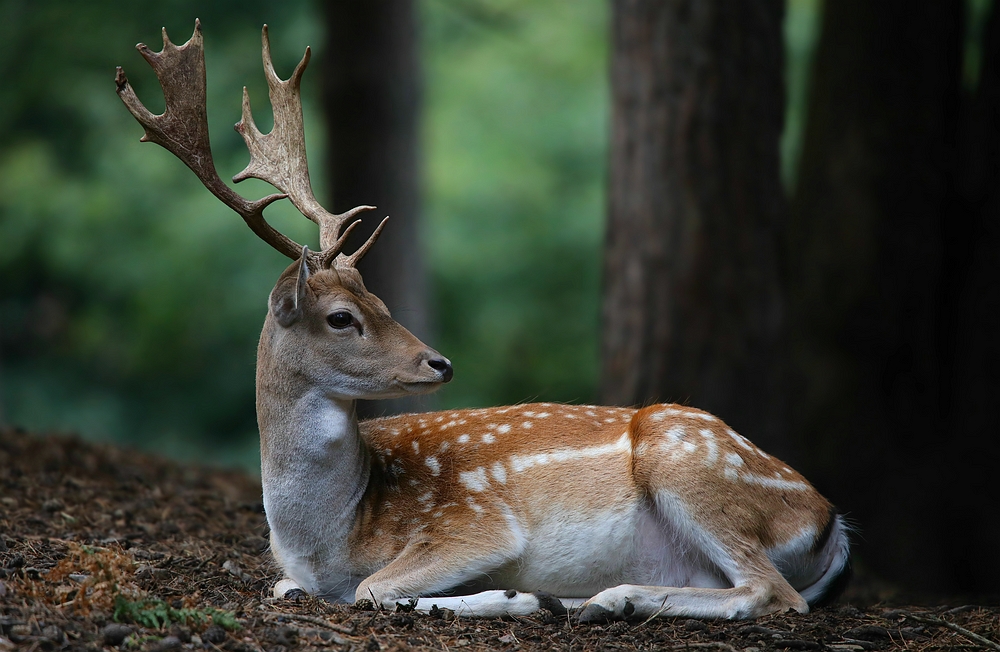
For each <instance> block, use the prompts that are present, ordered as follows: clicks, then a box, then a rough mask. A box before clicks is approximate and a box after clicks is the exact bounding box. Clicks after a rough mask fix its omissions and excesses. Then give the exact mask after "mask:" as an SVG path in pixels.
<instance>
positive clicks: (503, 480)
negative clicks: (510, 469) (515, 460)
mask: <svg viewBox="0 0 1000 652" xmlns="http://www.w3.org/2000/svg"><path fill="white" fill-rule="evenodd" d="M490 473H492V474H493V479H494V480H496V481H497V482H499V483H500V484H507V469H505V468H504V467H503V464H501V463H500V462H494V463H493V466H492V467H491V468H490Z"/></svg>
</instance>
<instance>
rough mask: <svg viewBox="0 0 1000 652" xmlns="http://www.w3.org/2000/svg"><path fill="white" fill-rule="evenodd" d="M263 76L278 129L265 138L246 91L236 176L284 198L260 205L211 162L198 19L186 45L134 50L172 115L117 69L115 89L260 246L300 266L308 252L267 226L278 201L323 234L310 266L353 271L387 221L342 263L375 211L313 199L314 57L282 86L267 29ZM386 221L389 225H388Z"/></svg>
mask: <svg viewBox="0 0 1000 652" xmlns="http://www.w3.org/2000/svg"><path fill="white" fill-rule="evenodd" d="M262 40H263V58H264V73H265V76H266V78H267V84H268V88H269V94H270V97H271V104H272V106H273V108H274V129H273V130H272V131H271V133H269V134H266V135H265V134H262V133H261V132H260V131H259V130H258V129H257V126H256V125H255V124H254V122H253V116H252V115H251V113H250V99H249V96H248V95H247V91H246V88H245V87H244V89H243V118H242V119H241V120H240V121H239V122H238V123H237V124H236V131H238V132H239V133H240V135H242V136H243V140H244V141H246V144H247V148H248V149H249V150H250V164H249V165H247V167H246V169H244V170H243V171H242V172H240V173H239V174H238V175H236V176H235V177H233V181H235V182H239V181H242V180H244V179H247V178H250V177H254V178H257V179H261V180H263V181H266V182H268V183H270V184H271V185H272V186H274V187H275V188H277V189H278V190H279V191H281V192H280V193H279V194H272V195H268V196H267V197H263V198H262V199H258V200H256V201H250V200H247V199H245V198H243V197H242V196H240V195H239V194H237V193H236V192H235V191H233V190H232V189H231V188H230V187H229V186H227V185H226V184H225V183H223V181H222V179H221V178H219V174H218V172H217V171H216V169H215V163H214V162H213V160H212V148H211V144H210V143H209V137H208V115H207V112H206V109H205V105H206V97H205V52H204V46H203V39H202V34H201V21H199V20H197V19H196V20H195V25H194V34H193V35H192V36H191V38H190V39H189V40H188V42H187V43H185V44H184V45H181V46H176V45H174V44H173V43H171V42H170V39H169V37H168V36H167V30H166V29H164V30H163V50H161V51H160V52H153V51H151V50H150V49H149V48H148V47H147V46H146V45H145V44H143V43H140V44H139V45H137V46H136V49H138V50H139V53H140V54H141V55H142V56H143V58H144V59H146V61H147V62H149V65H150V66H151V67H152V68H153V71H154V72H155V73H156V76H157V78H158V79H159V80H160V86H161V87H162V88H163V97H164V100H165V102H166V109H165V110H164V112H163V113H162V114H161V115H153V114H152V113H151V112H150V111H149V110H148V109H146V107H145V106H144V105H143V104H142V102H141V101H139V98H138V97H137V96H136V94H135V91H134V90H133V89H132V86H131V85H130V84H129V83H128V79H127V78H126V77H125V72H124V71H123V70H122V68H121V67H119V68H118V70H117V74H116V76H115V82H116V83H117V86H118V96H119V97H120V98H121V99H122V102H124V103H125V106H126V108H128V110H129V112H130V113H131V114H132V115H133V116H134V117H135V119H136V120H137V121H138V122H139V124H141V125H142V127H143V128H144V129H145V135H143V137H142V139H141V140H142V141H143V142H154V143H157V144H158V145H160V146H162V147H164V148H166V149H167V150H168V151H170V152H171V153H172V154H173V155H174V156H176V157H177V158H179V159H180V160H181V161H183V162H184V163H185V164H186V165H187V166H188V167H189V168H191V170H192V171H193V172H194V173H195V175H197V176H198V178H199V179H201V182H202V183H203V184H205V187H206V188H208V189H209V190H210V191H211V192H212V194H214V195H215V196H216V197H218V198H219V199H220V200H222V202H223V203H224V204H226V205H227V206H229V207H230V208H232V209H233V210H234V211H236V212H237V213H239V215H240V216H241V217H243V219H244V221H246V223H247V224H248V225H249V226H250V228H251V229H252V230H253V232H254V233H256V234H257V235H258V236H259V237H260V238H261V239H262V240H264V241H265V242H267V243H268V244H270V245H271V246H272V247H274V248H275V249H277V250H278V251H280V252H281V253H283V254H285V255H286V256H288V257H289V258H292V259H293V260H294V259H298V258H299V257H300V256H301V255H303V251H304V250H303V247H302V246H301V245H299V244H298V243H296V242H295V241H293V240H291V239H290V238H288V237H287V236H285V235H284V234H282V233H280V232H279V231H277V230H276V229H274V227H272V226H271V225H270V224H268V223H267V221H266V220H265V219H264V215H263V212H264V209H265V208H266V207H267V206H268V205H270V204H271V203H273V202H275V201H277V200H278V199H285V198H288V199H290V200H291V201H292V203H293V204H294V205H295V207H296V208H297V209H298V210H299V211H300V212H301V213H302V214H303V215H305V216H306V217H307V218H309V219H310V220H312V221H313V222H316V223H317V224H318V225H319V227H320V248H321V249H322V251H320V252H319V253H313V252H308V250H305V251H306V254H305V255H307V256H308V258H309V259H310V260H309V262H310V264H311V265H313V264H316V263H318V264H319V265H321V266H322V267H324V268H327V267H330V266H331V265H333V263H334V261H336V262H337V264H338V265H339V266H350V267H353V266H354V265H355V264H356V263H357V262H358V261H359V260H360V259H361V257H362V256H364V254H365V252H367V251H368V249H369V248H370V247H371V245H372V244H373V243H374V242H375V239H376V238H378V235H379V233H381V231H382V226H384V224H385V220H383V221H382V224H380V225H379V228H377V229H376V230H375V232H374V233H373V234H372V236H371V237H370V238H369V239H368V241H367V242H366V243H365V244H364V245H362V246H361V247H360V248H359V249H358V250H357V251H355V252H354V253H353V254H352V255H350V256H340V257H338V254H339V253H340V250H341V248H342V247H343V245H344V242H345V241H346V240H347V237H348V236H349V235H350V233H351V231H352V230H353V229H354V227H355V226H357V224H358V222H360V220H355V221H354V222H352V223H351V224H350V225H348V226H347V228H346V229H345V228H344V225H345V223H347V221H348V220H350V219H351V218H352V217H354V216H355V215H356V214H358V213H360V212H361V211H366V210H371V209H372V208H374V207H373V206H358V207H357V208H354V209H352V210H350V211H347V212H346V213H343V214H341V215H335V214H332V213H330V212H328V211H326V210H325V209H324V208H323V207H322V206H320V204H319V202H317V201H316V198H315V196H313V192H312V186H311V184H310V182H309V166H308V163H307V161H306V149H305V132H304V129H303V124H302V100H301V99H300V97H299V84H300V82H301V79H302V73H303V71H304V70H305V68H306V64H308V62H309V57H310V50H309V48H306V53H305V56H303V57H302V61H300V62H299V65H298V66H296V68H295V72H293V73H292V77H291V78H290V79H289V80H287V81H282V80H281V79H280V78H279V77H278V76H277V74H276V73H275V71H274V65H273V64H272V62H271V46H270V43H269V41H268V37H267V25H265V26H264V30H263V37H262ZM386 219H388V218H386Z"/></svg>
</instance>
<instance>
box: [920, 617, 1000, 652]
mask: <svg viewBox="0 0 1000 652" xmlns="http://www.w3.org/2000/svg"><path fill="white" fill-rule="evenodd" d="M904 613H905V615H906V617H907V618H912V619H913V620H915V621H917V622H918V623H927V624H928V625H940V626H942V627H947V628H948V629H950V630H951V631H953V632H956V633H958V634H961V635H962V636H964V637H965V638H967V639H969V640H972V641H975V642H976V643H979V644H980V645H985V646H986V647H989V648H993V649H994V650H998V651H1000V644H998V643H997V642H996V641H991V640H990V639H988V638H986V637H985V636H980V635H979V634H977V633H975V632H973V631H970V630H968V629H966V628H964V627H962V626H961V625H956V624H955V623H952V622H949V621H947V620H945V619H943V618H938V617H937V616H917V615H916V614H911V613H909V612H904Z"/></svg>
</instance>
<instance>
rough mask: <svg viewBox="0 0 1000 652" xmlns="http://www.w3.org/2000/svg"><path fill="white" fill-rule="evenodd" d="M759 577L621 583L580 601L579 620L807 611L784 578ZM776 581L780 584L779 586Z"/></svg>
mask: <svg viewBox="0 0 1000 652" xmlns="http://www.w3.org/2000/svg"><path fill="white" fill-rule="evenodd" d="M774 574H775V575H776V576H777V578H769V579H771V581H770V582H769V581H766V580H761V581H754V582H751V583H748V584H746V585H743V586H738V587H735V588H731V589H701V588H690V587H685V588H673V587H666V586H633V585H629V584H622V585H621V586H616V587H614V588H611V589H605V590H604V591H601V592H600V593H598V594H597V595H595V596H594V597H593V598H591V599H590V600H588V601H587V602H585V603H584V604H583V606H582V607H581V608H580V611H579V612H578V618H579V619H580V621H581V622H592V621H606V620H618V619H624V618H651V617H656V616H688V617H691V618H725V619H730V620H739V619H747V618H757V617H759V616H763V615H765V614H769V613H775V612H784V611H786V610H788V609H795V610H796V611H798V612H799V613H808V612H809V605H808V604H806V601H805V600H804V599H803V598H802V596H800V595H799V594H798V593H796V592H795V589H793V588H792V587H791V586H789V585H788V583H787V582H785V581H784V579H783V578H782V577H781V576H780V575H778V574H777V571H775V573H774ZM779 580H780V583H781V584H784V586H779V585H778V584H779Z"/></svg>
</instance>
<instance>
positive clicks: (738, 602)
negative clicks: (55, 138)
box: [116, 20, 850, 622]
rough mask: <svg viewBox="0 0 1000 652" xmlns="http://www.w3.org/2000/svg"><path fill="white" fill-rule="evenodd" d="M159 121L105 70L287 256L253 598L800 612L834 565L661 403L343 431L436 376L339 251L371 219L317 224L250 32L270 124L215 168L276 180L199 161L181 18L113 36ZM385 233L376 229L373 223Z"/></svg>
mask: <svg viewBox="0 0 1000 652" xmlns="http://www.w3.org/2000/svg"><path fill="white" fill-rule="evenodd" d="M136 47H137V49H138V50H139V52H140V54H141V55H142V57H143V58H144V59H145V60H146V61H147V62H148V63H149V64H150V65H151V66H152V68H153V70H154V71H155V73H156V76H157V78H158V80H159V83H160V86H161V87H162V91H163V95H164V99H165V104H166V108H165V110H164V112H163V113H162V114H159V115H154V114H152V113H151V112H150V111H149V110H147V109H146V107H145V106H144V105H143V104H142V103H141V101H140V100H139V99H138V97H137V95H136V93H135V91H134V90H133V88H132V86H131V85H130V84H129V82H128V79H127V78H126V76H125V73H124V71H123V70H122V68H121V67H119V68H118V69H117V73H116V84H117V92H118V95H119V97H120V98H121V100H122V101H123V102H124V104H125V106H126V108H127V109H128V110H129V112H130V113H131V114H132V115H133V116H134V117H135V119H136V120H137V121H138V122H139V124H140V125H141V126H142V127H143V129H144V132H145V133H144V135H143V136H142V138H141V140H142V141H144V142H154V143H157V144H159V145H161V146H162V147H164V148H166V149H167V150H168V151H169V152H171V153H172V154H173V155H174V156H176V157H177V158H179V159H180V160H181V161H182V162H183V163H185V164H186V165H187V166H188V167H189V168H190V169H191V170H192V171H193V172H194V173H195V175H196V176H197V177H198V178H199V179H200V180H201V182H202V183H203V184H204V185H205V186H206V188H208V190H209V191H211V192H212V193H213V194H214V195H215V196H216V197H218V198H219V199H220V200H221V201H222V202H223V203H224V204H225V205H227V206H228V207H230V208H231V209H232V210H234V211H235V212H236V213H238V214H239V215H240V216H241V217H242V218H243V219H244V221H245V222H246V223H247V225H248V226H249V227H250V228H251V229H252V230H253V232H254V233H256V234H257V235H258V236H259V237H260V238H261V239H262V240H264V242H266V243H268V244H269V245H271V247H273V248H274V249H276V250H277V251H278V252H280V253H282V254H284V255H285V256H287V257H288V258H289V259H291V260H292V261H293V262H292V263H291V264H290V265H289V266H288V268H287V269H285V271H284V272H283V273H282V274H281V275H280V276H279V278H278V280H277V283H276V284H275V286H274V288H273V289H272V290H271V293H270V295H269V298H268V304H267V314H266V317H265V319H264V326H263V330H262V332H261V336H260V342H259V346H258V350H257V373H256V404H257V418H258V425H259V430H260V453H261V483H262V491H263V503H264V509H265V512H266V518H267V524H268V527H269V529H270V550H271V554H272V555H273V557H274V559H275V560H276V562H277V564H278V566H280V568H281V571H282V574H283V576H282V578H281V579H280V580H279V581H278V582H277V583H276V584H275V585H274V588H273V595H274V597H275V598H277V599H280V598H283V597H286V596H292V595H298V594H301V593H306V594H310V595H313V596H318V597H319V598H322V599H326V600H330V601H336V602H356V603H363V604H366V605H367V606H369V607H375V608H382V607H388V608H391V607H393V606H394V605H402V606H403V607H406V608H415V609H417V610H422V611H427V610H433V609H435V608H437V609H451V610H453V611H454V612H455V614H456V615H458V616H472V617H487V618H489V617H504V616H520V615H528V614H532V613H535V612H537V611H539V610H542V609H547V610H549V611H550V612H552V613H554V614H568V613H569V612H568V610H575V611H574V612H573V613H574V617H575V618H576V619H577V620H578V621H580V622H592V621H596V622H603V621H608V620H614V619H630V618H652V617H656V616H685V617H692V618H720V619H752V618H756V617H759V616H762V615H765V614H769V613H775V612H784V611H787V610H789V609H792V610H795V611H797V612H800V613H806V612H808V611H809V609H810V608H811V607H814V606H816V605H820V604H823V603H825V602H826V601H829V600H831V599H832V598H834V597H835V596H836V595H837V593H838V592H839V590H840V589H841V588H842V587H843V584H844V582H845V580H846V578H847V577H848V575H849V570H850V543H849V533H850V527H849V526H848V525H847V523H846V522H845V520H844V518H843V516H842V515H840V514H839V513H838V512H837V511H836V510H835V509H834V508H833V506H832V505H831V504H830V503H829V502H828V501H827V500H826V499H825V498H824V497H823V496H822V495H820V493H819V492H818V491H817V490H816V489H815V488H814V487H813V486H812V485H810V484H809V483H808V482H807V481H806V479H805V478H803V477H802V476H801V475H799V474H798V473H797V472H795V471H794V470H792V469H791V468H790V467H789V466H788V465H786V464H785V463H784V462H782V461H781V460H779V459H777V458H776V457H773V456H771V455H769V454H767V453H765V452H764V451H762V450H761V449H760V448H758V447H756V446H755V445H754V444H752V443H751V442H750V441H749V440H747V439H746V438H745V437H743V436H742V435H740V434H737V433H736V432H735V431H734V430H732V429H731V428H730V427H729V426H727V425H726V424H725V423H724V422H723V421H722V420H721V419H720V418H718V417H716V416H714V415H712V414H709V413H708V412H705V411H702V410H699V409H696V408H693V407H688V406H684V405H678V404H655V405H648V406H645V407H641V408H634V407H629V408H626V407H599V406H589V405H566V404H555V403H531V404H518V405H509V406H504V407H492V408H482V409H457V410H448V411H443V412H430V413H420V414H403V415H397V416H389V417H383V418H376V419H371V420H366V421H359V420H358V417H357V414H356V409H355V405H356V401H358V400H361V399H384V398H391V397H400V396H407V395H415V394H422V393H426V392H431V391H433V390H435V389H438V388H439V387H441V386H442V385H443V384H444V383H447V382H449V381H450V380H451V379H452V376H453V369H452V364H451V362H450V361H449V360H448V359H447V358H445V357H444V356H442V355H441V354H440V353H438V352H437V351H435V350H434V349H432V348H430V347H428V346H427V345H425V344H424V343H423V342H421V341H420V340H419V339H417V338H416V337H415V336H414V335H412V334H411V333H410V332H409V331H407V330H406V329H405V328H404V327H403V326H401V325H400V324H399V323H398V322H396V321H394V320H393V319H392V317H391V316H390V313H389V311H388V309H387V308H386V306H385V304H383V303H382V301H381V300H380V299H379V298H378V297H376V296H374V295H373V294H371V293H370V292H368V290H367V289H366V288H365V285H364V282H363V280H362V278H361V275H360V273H359V272H358V270H357V263H358V261H359V260H361V258H362V256H364V255H365V254H366V252H368V251H369V249H370V248H371V247H372V245H373V244H374V243H375V241H376V240H377V238H378V236H379V234H380V233H381V231H382V229H383V228H384V227H385V224H386V220H385V219H383V220H382V222H381V223H380V224H379V225H378V227H377V228H376V229H375V230H374V232H373V233H372V235H371V236H370V237H369V238H368V239H367V240H366V241H365V242H364V243H363V244H362V245H361V246H360V247H358V248H357V249H356V250H354V251H353V253H346V252H345V250H344V248H345V243H346V241H347V238H348V236H349V235H350V234H351V232H352V230H353V229H354V228H355V227H356V226H357V225H358V223H359V221H360V220H359V219H355V217H356V216H357V215H358V214H359V213H361V212H363V211H368V210H372V209H373V207H371V206H358V207H356V208H354V209H351V210H349V211H347V212H345V213H342V214H332V213H330V212H328V211H327V210H326V209H324V208H323V207H322V206H321V205H320V204H319V202H318V201H317V200H316V198H315V196H314V194H313V191H312V186H311V182H310V179H309V170H308V164H307V160H306V148H305V135H304V128H303V121H302V105H301V98H300V82H301V79H302V74H303V72H304V70H305V68H306V65H307V64H308V62H309V58H310V49H309V48H306V51H305V54H304V56H303V58H302V60H301V61H300V62H299V63H298V65H297V66H296V67H295V69H294V71H293V73H292V75H291V77H290V78H289V79H287V80H282V79H281V78H280V77H279V76H278V75H277V73H276V72H275V69H274V65H273V63H272V60H271V52H270V41H269V37H268V31H267V26H266V25H265V26H264V28H263V32H262V57H263V64H264V73H265V77H266V80H267V85H268V90H269V97H270V102H271V105H272V107H273V112H274V127H273V129H272V131H271V132H270V133H268V134H262V133H261V132H260V131H259V130H258V128H257V126H256V125H255V123H254V120H253V116H252V113H251V108H250V101H249V96H248V94H247V92H246V88H244V91H243V106H242V109H243V110H242V118H241V120H240V121H239V122H238V123H237V124H236V127H235V128H236V131H238V132H239V133H240V134H241V135H242V137H243V139H244V141H245V142H246V145H247V148H248V150H249V152H250V162H249V164H248V165H247V167H246V169H244V170H243V171H242V172H240V173H239V174H237V175H236V176H234V177H233V181H234V182H239V181H242V180H244V179H247V178H251V177H253V178H256V179H260V180H263V181H266V182H267V183H269V184H270V185H272V186H273V187H274V188H275V189H277V191H278V192H277V193H274V194H270V195H268V196H266V197H263V198H261V199H258V200H248V199H245V198H244V197H242V196H241V195H239V194H237V193H236V192H235V191H233V190H232V189H231V188H230V187H229V186H228V185H227V184H225V183H224V182H223V181H222V180H221V178H220V177H219V175H218V173H217V171H216V168H215V164H214V163H213V160H212V151H211V146H210V143H209V137H208V118H207V113H206V93H205V91H206V77H205V60H204V50H203V37H202V32H201V23H200V21H197V20H196V22H195V29H194V33H193V35H192V36H191V38H190V39H189V40H188V41H187V42H186V43H185V44H183V45H181V46H176V45H174V44H173V43H171V41H170V39H169V37H168V35H167V32H166V29H164V30H163V49H162V50H161V51H160V52H153V51H151V50H150V49H149V48H148V47H147V46H146V45H144V44H141V43H140V44H139V45H137V46H136ZM285 198H287V199H289V200H290V201H291V202H292V204H293V205H294V206H295V207H296V208H297V209H298V211H299V212H301V213H302V215H303V216H305V217H306V218H308V219H310V220H312V221H313V222H315V223H316V224H317V225H318V226H319V242H320V248H319V250H318V251H311V250H310V249H309V248H308V246H301V245H299V244H298V243H296V242H294V241H293V240H291V239H290V238H288V237H287V236H285V235H284V234H282V233H280V232H278V231H277V230H275V229H274V228H273V227H272V226H270V225H269V224H268V223H267V221H266V220H265V219H264V216H263V211H264V209H265V208H266V207H267V206H269V205H270V204H272V203H273V202H275V201H278V200H280V199H285ZM386 219H388V218H386Z"/></svg>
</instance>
